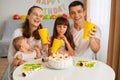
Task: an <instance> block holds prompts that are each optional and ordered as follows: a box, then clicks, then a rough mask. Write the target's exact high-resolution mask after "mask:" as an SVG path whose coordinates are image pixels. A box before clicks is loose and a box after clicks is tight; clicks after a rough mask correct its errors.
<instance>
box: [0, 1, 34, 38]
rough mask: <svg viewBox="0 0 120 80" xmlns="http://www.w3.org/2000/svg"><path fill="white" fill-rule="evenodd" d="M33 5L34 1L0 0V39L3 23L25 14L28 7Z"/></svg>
mask: <svg viewBox="0 0 120 80" xmlns="http://www.w3.org/2000/svg"><path fill="white" fill-rule="evenodd" d="M34 4H35V0H0V39H1V37H2V33H3V32H2V30H3V27H4V21H5V20H7V19H11V18H12V16H13V15H14V14H15V13H17V14H26V13H27V10H28V8H29V7H31V6H32V5H34Z"/></svg>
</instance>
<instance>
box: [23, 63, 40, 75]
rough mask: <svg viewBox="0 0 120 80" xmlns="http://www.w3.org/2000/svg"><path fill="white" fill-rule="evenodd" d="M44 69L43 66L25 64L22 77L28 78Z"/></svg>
mask: <svg viewBox="0 0 120 80" xmlns="http://www.w3.org/2000/svg"><path fill="white" fill-rule="evenodd" d="M41 68H42V64H24V65H23V67H22V71H23V72H22V75H23V76H28V75H30V74H31V73H33V72H34V71H37V70H40V69H41Z"/></svg>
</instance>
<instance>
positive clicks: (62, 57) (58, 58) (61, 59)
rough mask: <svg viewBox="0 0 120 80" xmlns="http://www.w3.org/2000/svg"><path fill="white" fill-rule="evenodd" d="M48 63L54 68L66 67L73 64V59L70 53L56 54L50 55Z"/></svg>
mask: <svg viewBox="0 0 120 80" xmlns="http://www.w3.org/2000/svg"><path fill="white" fill-rule="evenodd" d="M48 65H49V66H50V67H51V68H54V69H65V68H69V67H71V66H72V65H73V59H72V57H71V56H69V55H68V54H54V55H52V56H49V59H48Z"/></svg>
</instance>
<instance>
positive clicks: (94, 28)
mask: <svg viewBox="0 0 120 80" xmlns="http://www.w3.org/2000/svg"><path fill="white" fill-rule="evenodd" d="M96 32H97V28H96V26H95V27H93V28H92V29H91V30H90V34H89V37H90V38H95V35H96Z"/></svg>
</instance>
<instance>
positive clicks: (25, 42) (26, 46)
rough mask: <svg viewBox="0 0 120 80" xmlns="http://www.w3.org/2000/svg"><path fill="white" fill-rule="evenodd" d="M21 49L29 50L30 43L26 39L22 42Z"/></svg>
mask: <svg viewBox="0 0 120 80" xmlns="http://www.w3.org/2000/svg"><path fill="white" fill-rule="evenodd" d="M22 47H23V48H25V49H30V43H29V41H28V40H27V39H23V40H22Z"/></svg>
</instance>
